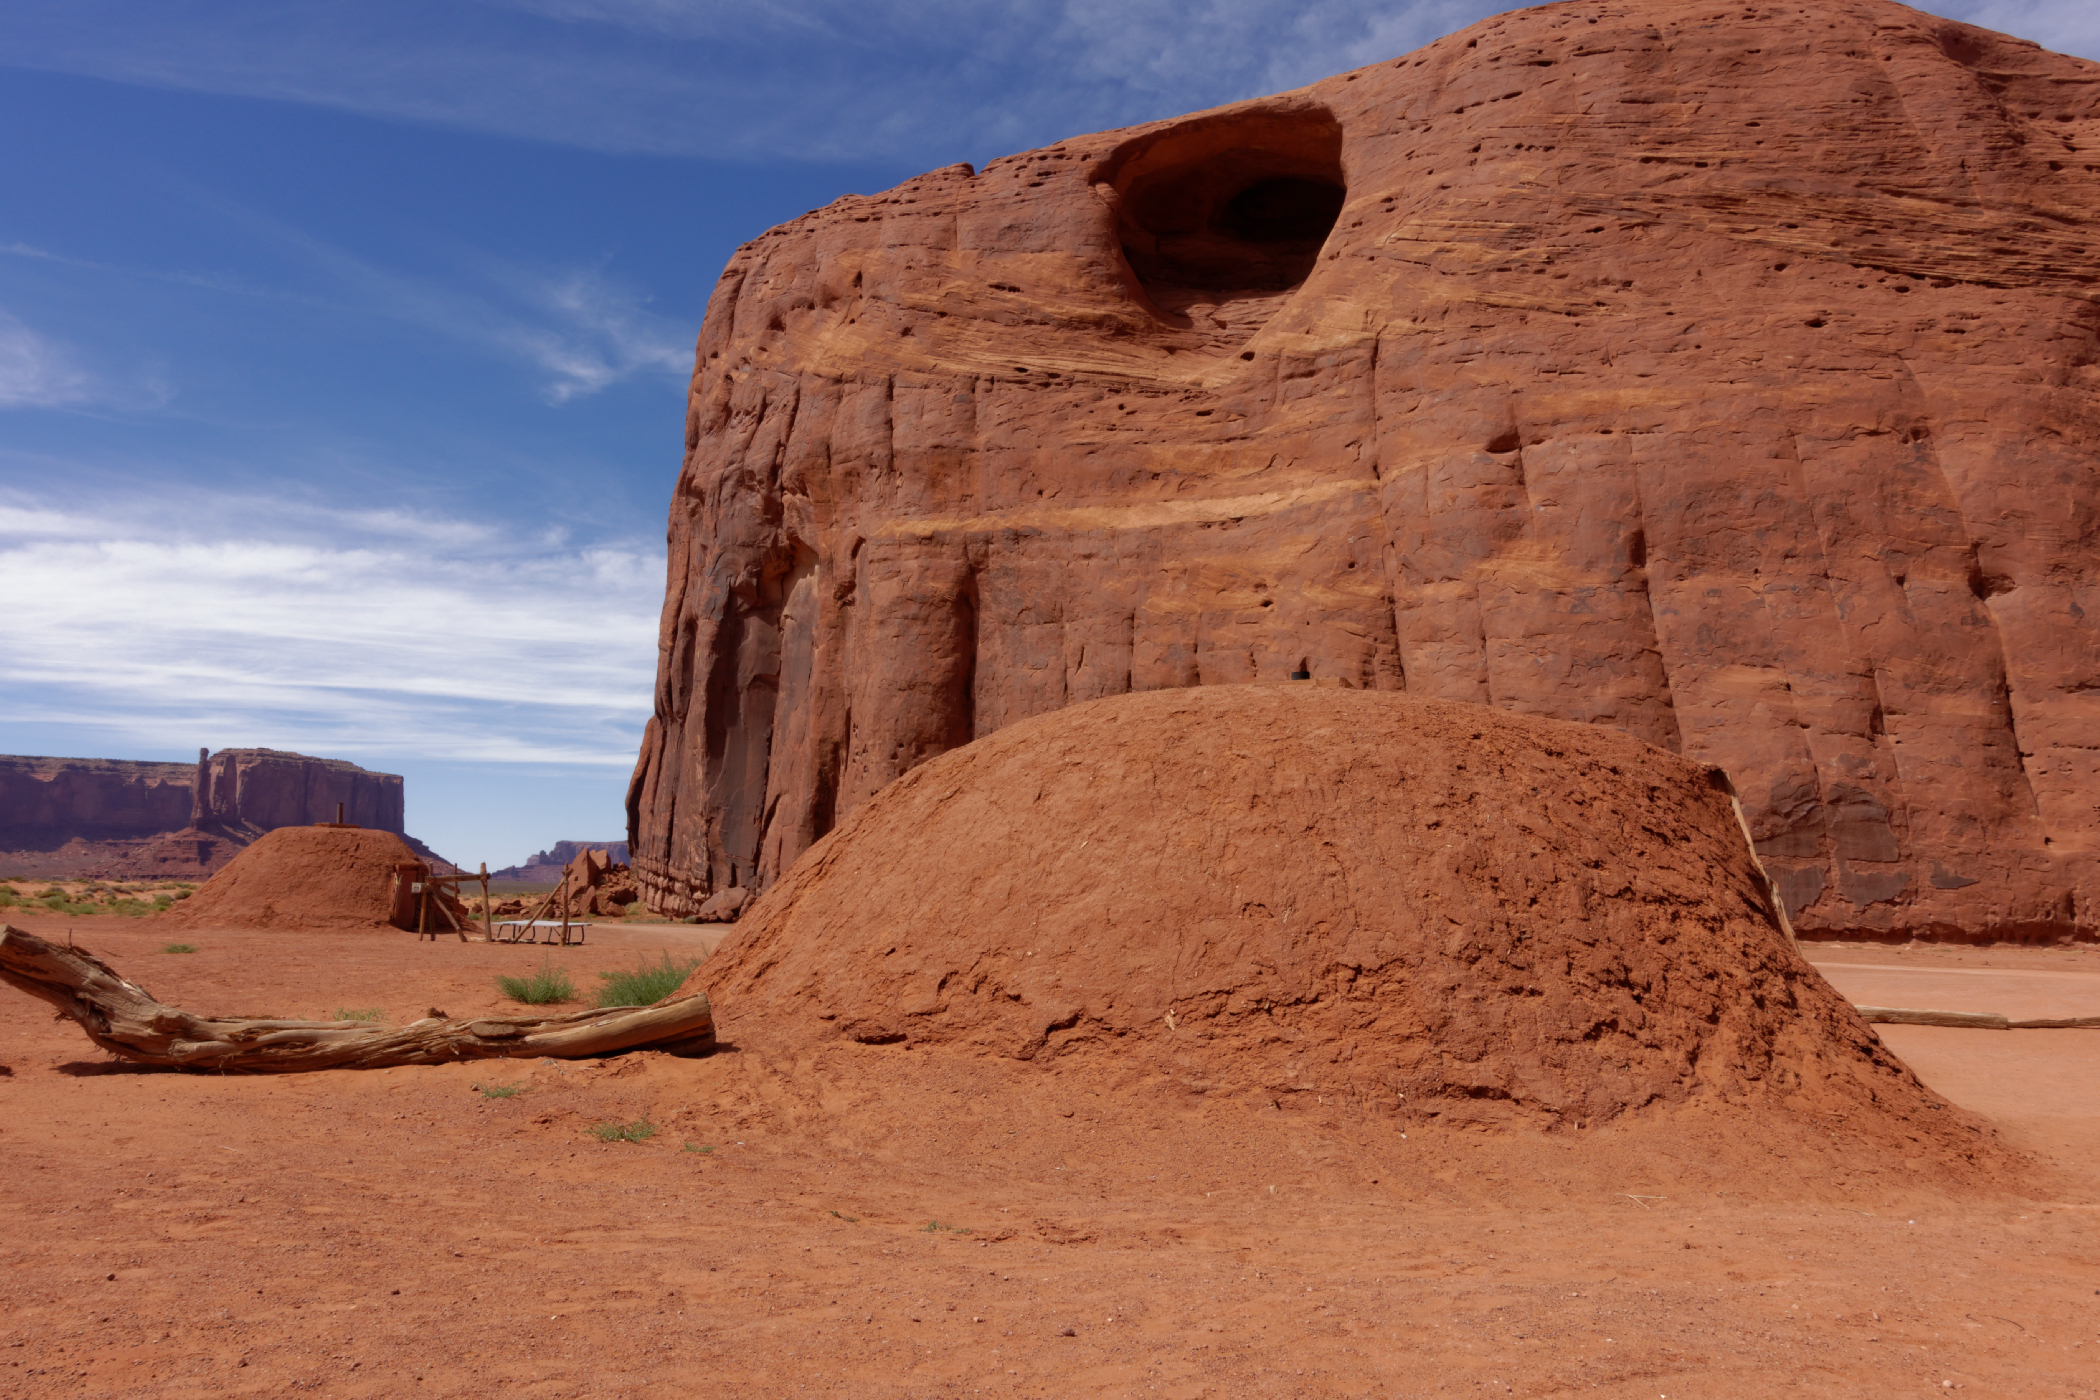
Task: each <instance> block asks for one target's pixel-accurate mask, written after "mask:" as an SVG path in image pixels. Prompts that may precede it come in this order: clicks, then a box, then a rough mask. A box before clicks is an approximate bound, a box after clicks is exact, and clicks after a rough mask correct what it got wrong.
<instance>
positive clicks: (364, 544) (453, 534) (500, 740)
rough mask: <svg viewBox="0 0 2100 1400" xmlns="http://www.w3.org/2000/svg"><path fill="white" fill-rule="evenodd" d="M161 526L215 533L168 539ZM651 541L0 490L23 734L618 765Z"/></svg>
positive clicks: (654, 593)
mask: <svg viewBox="0 0 2100 1400" xmlns="http://www.w3.org/2000/svg"><path fill="white" fill-rule="evenodd" d="M170 521H191V522H197V521H208V522H210V527H209V528H203V527H196V526H193V527H191V528H189V529H187V530H181V529H170V528H169V526H168V525H167V523H166V522H170ZM662 590H663V559H662V553H661V550H660V549H657V548H655V547H653V546H650V545H647V544H644V543H640V542H612V543H597V544H591V545H585V546H577V545H571V544H565V543H563V542H562V541H561V540H560V539H558V538H555V537H551V536H550V537H543V538H531V537H523V538H521V537H519V536H517V535H515V534H511V533H508V532H503V531H499V530H493V529H489V528H487V527H484V526H480V525H476V524H473V523H470V522H464V521H444V520H432V519H430V518H428V517H426V516H422V515H420V514H416V513H412V512H403V513H399V514H394V513H389V512H372V511H356V510H350V511H344V510H335V509H331V508H327V507H324V506H318V505H314V504H312V503H310V502H301V501H288V500H272V499H264V498H219V499H215V500H201V499H197V498H194V497H191V498H186V499H182V500H179V501H177V500H155V499H152V498H150V497H148V498H145V499H140V498H137V497H134V498H132V499H131V500H130V502H129V504H128V505H127V506H126V507H124V508H122V509H121V510H120V511H119V512H117V513H114V514H113V513H112V512H111V511H109V510H106V509H97V510H94V511H92V512H90V511H86V510H82V509H78V508H75V507H72V506H70V505H68V504H65V503H63V502H57V501H53V500H49V499H38V498H34V497H29V496H25V495H23V494H20V493H14V494H11V495H6V496H0V597H6V598H7V599H8V600H9V606H8V607H7V608H6V609H4V610H0V687H4V689H5V691H6V693H7V695H8V697H9V700H8V705H7V710H8V716H7V717H8V718H9V719H10V720H12V721H16V722H28V723H37V722H41V723H66V724H70V725H74V726H84V727H89V728H100V729H104V730H107V731H109V732H111V733H113V734H118V735H122V736H124V737H125V738H127V739H129V740H130V741H132V742H134V743H136V744H139V745H142V746H148V747H157V748H162V749H165V748H168V747H171V746H181V745H185V744H197V743H209V744H213V745H214V746H221V745H226V744H269V745H274V746H277V747H285V748H297V749H304V750H306V751H308V752H321V753H345V752H349V753H360V752H362V753H373V752H381V753H388V754H397V755H415V756H421V757H427V758H443V759H451V760H461V761H482V762H500V763H520V762H539V763H567V764H584V765H600V766H609V767H612V768H620V767H624V766H626V765H628V764H631V763H632V762H633V760H634V754H635V749H636V744H637V740H638V737H639V734H640V729H641V725H642V723H643V722H644V721H645V720H646V719H647V717H648V709H649V703H650V701H649V697H650V693H651V686H652V684H653V680H654V675H655V657H656V617H657V610H658V606H659V604H660V601H661V598H662Z"/></svg>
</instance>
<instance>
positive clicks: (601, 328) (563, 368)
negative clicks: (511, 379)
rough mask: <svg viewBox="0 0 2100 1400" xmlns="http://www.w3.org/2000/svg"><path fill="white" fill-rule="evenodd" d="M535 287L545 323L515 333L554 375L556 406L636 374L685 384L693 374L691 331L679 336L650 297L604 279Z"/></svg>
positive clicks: (543, 282)
mask: <svg viewBox="0 0 2100 1400" xmlns="http://www.w3.org/2000/svg"><path fill="white" fill-rule="evenodd" d="M529 290H530V294H531V295H532V298H533V299H534V300H536V301H537V302H538V303H539V304H540V305H541V306H543V307H544V308H545V310H546V312H547V320H546V321H544V322H543V323H542V324H540V325H538V326H532V327H521V328H518V329H517V330H516V331H514V332H513V333H514V334H515V336H516V343H517V345H518V346H519V348H520V349H521V350H523V351H524V352H525V353H526V354H528V355H530V356H531V357H532V359H533V360H534V361H535V362H536V363H537V364H538V365H539V366H540V367H541V368H542V369H543V370H545V371H546V372H547V373H548V374H550V375H551V376H552V379H551V381H550V383H549V385H548V390H547V393H548V397H549V398H551V399H552V400H553V401H554V402H556V403H561V402H564V401H566V400H568V399H571V398H574V397H576V396H577V395H579V394H589V393H595V392H596V391H598V390H599V389H602V388H604V387H605V386H606V385H608V384H611V383H613V382H615V381H617V380H621V379H625V378H627V377H628V376H630V375H635V374H647V373H657V374H668V375H671V376H674V377H677V378H681V379H682V378H684V377H685V376H686V375H688V374H691V373H692V370H693V344H692V337H691V335H690V333H688V334H683V335H681V334H680V333H679V331H678V329H676V328H675V327H674V326H673V325H672V323H671V322H669V321H668V320H666V319H665V318H663V317H661V316H659V315H657V314H656V313H654V312H652V311H651V310H650V309H649V306H648V302H647V300H646V299H645V298H643V297H641V296H639V295H637V294H636V293H634V292H631V291H629V290H627V289H625V288H622V287H619V286H616V285H614V284H612V283H610V282H608V281H607V280H606V279H605V278H604V277H603V276H602V275H600V274H598V273H596V272H589V271H584V272H571V273H567V274H564V275H561V276H556V277H540V278H534V279H532V281H531V284H530V289H529Z"/></svg>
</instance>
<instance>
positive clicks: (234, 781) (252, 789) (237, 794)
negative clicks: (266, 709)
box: [196, 749, 405, 834]
mask: <svg viewBox="0 0 2100 1400" xmlns="http://www.w3.org/2000/svg"><path fill="white" fill-rule="evenodd" d="M196 788H197V792H198V794H199V808H200V813H199V815H200V817H202V818H205V819H208V820H210V821H215V822H221V823H227V824H245V825H249V826H256V827H260V828H262V829H263V830H264V831H272V830H275V829H276V828H278V827H280V826H309V825H311V824H313V823H315V822H332V821H334V820H335V809H336V804H337V803H339V802H340V803H341V804H343V820H344V821H346V822H348V823H349V824H350V825H352V826H364V827H373V828H376V829H378V830H380V831H391V832H395V833H397V834H398V833H399V832H400V831H401V829H402V823H403V818H404V816H405V806H404V798H405V794H404V789H403V786H402V782H401V776H400V775H399V774H398V773H373V772H370V771H368V770H366V769H363V768H360V767H358V766H357V765H356V764H354V763H346V762H344V761H343V760H342V759H336V758H308V757H306V756H305V755H304V754H296V753H284V752H281V751H279V750H277V749H221V750H219V752H217V753H215V754H212V755H210V757H209V758H205V759H203V760H202V766H201V770H200V780H199V781H198V782H197V784H196Z"/></svg>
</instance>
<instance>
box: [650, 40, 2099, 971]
mask: <svg viewBox="0 0 2100 1400" xmlns="http://www.w3.org/2000/svg"><path fill="white" fill-rule="evenodd" d="M2096 167H2100V65H2096V64H2093V63H2088V62H2083V61H2080V60H2077V59H2071V58H2065V57H2061V56H2059V55H2056V54H2052V53H2048V52H2046V51H2044V50H2042V49H2040V48H2038V47H2036V46H2035V45H2033V44H2031V43H2027V42H2024V41H2022V40H2018V39H2012V38H2008V37H2006V36H2004V35H2000V34H1995V33H1991V32H1989V31H1987V30H1982V29H1977V28H1973V27H1970V26H1967V25H1962V24H1957V23H1954V22H1952V21H1948V20H1942V19H1938V18H1935V17H1933V16H1931V15H1927V14H1923V13H1921V12H1919V11H1917V10H1912V9H1908V8H1905V7H1903V6H1901V5H1896V4H1888V3H1879V0H1838V2H1837V3H1826V4H1819V5H1816V6H1813V7H1800V6H1752V7H1741V6H1716V5H1708V4H1691V3H1682V2H1681V0H1614V3H1569V4H1562V5H1555V6H1550V7H1546V8H1541V9H1534V10H1526V11H1521V12H1518V13H1514V14H1509V15H1504V16H1500V17H1498V18H1495V19H1491V20H1487V21H1485V22H1483V23H1481V24H1478V25H1475V26H1473V27H1472V28H1470V29H1467V30H1465V31H1463V32H1461V33H1458V34H1455V35H1452V36H1450V37H1448V38H1445V39H1442V40H1439V41H1438V42H1437V43H1435V44H1432V45H1430V46H1429V47H1427V48H1425V49H1422V50H1420V51H1419V52H1417V53H1414V54H1411V55H1409V56H1408V57H1406V58H1402V59H1399V60H1397V61H1394V62H1389V63H1381V64H1378V65H1376V66H1374V67H1370V68H1364V69H1361V70H1359V71H1357V72H1354V73H1348V74H1343V75H1341V76H1339V77H1335V78H1330V79H1327V80H1326V81H1323V82H1320V83H1316V84H1314V85H1312V86H1311V87H1308V88H1303V89H1300V90H1298V91H1296V92H1291V93H1285V94H1282V95H1280V96H1276V97H1270V98H1263V99H1260V100H1258V101H1252V102H1246V103H1242V104H1239V105H1237V106H1233V107H1226V108H1220V109H1217V110H1214V111H1210V112H1204V113H1199V114H1197V115H1194V116H1190V117H1185V118H1180V119H1177V120H1173V121H1166V122H1160V123H1156V124H1154V125H1150V126H1144V127H1134V128H1130V129H1128V130H1124V131H1115V132H1108V133H1103V134H1099V135H1094V136H1085V137H1079V138H1076V139H1073V140H1071V141H1067V142H1064V143H1062V144H1060V145H1057V146H1053V147H1050V148H1047V149H1044V150H1040V151H1032V152H1029V153H1027V154H1024V155H1018V156H1013V157H1009V158H1006V159H1002V160H998V161H995V162H993V163H992V164H991V165H989V166H987V167H986V168H985V169H984V170H982V171H972V170H971V169H970V168H969V167H967V166H951V167H949V168H947V169H943V170H938V171H934V172H932V173H931V174H928V175H925V176H922V177H920V178H918V179H915V180H912V181H909V182H907V183H906V184H904V185H901V186H899V187H898V188H896V189H894V190H891V191H889V192H887V193H885V194H881V195H876V196H872V197H861V196H848V197H845V198H842V199H840V200H838V201H836V202H835V203H833V204H831V205H830V206H828V207H826V208H824V209H821V210H818V211H816V212H814V213H811V214H809V215H806V216H804V217H803V218H801V219H797V220H795V221H794V222H792V223H790V224H786V225H783V226H782V227H780V228H777V229H774V230H772V231H771V232H769V233H767V234H766V235H765V236H764V237H763V238H761V239H759V240H757V241H755V242H753V243H751V244H748V245H746V246H745V247H744V248H742V249H740V250H739V251H738V252H737V254H736V256H735V257H734V258H733V259H732V260H731V262H730V265H729V267H728V270H727V271H726V272H724V274H723V275H722V279H721V282H720V285H719V286H718V288H717V290H716V292H715V294H714V298H713V300H712V302H711V304H710V306H709V309H708V313H707V319H706V324H705V326H704V328H703V330H702V332H701V336H700V342H699V349H698V362H697V365H696V370H695V374H694V378H693V382H692V391H691V397H690V407H689V412H688V417H687V429H686V442H687V455H686V459H685V466H684V470H683V473H682V474H681V476H680V478H679V482H678V487H677V493H676V497H675V500H674V503H673V506H672V511H671V528H670V550H671V554H670V585H669V597H668V599H667V603H666V607H665V611H664V623H663V633H662V639H661V646H662V653H661V661H660V669H659V674H658V682H657V691H656V703H655V718H654V720H653V721H652V722H651V724H650V726H649V729H648V733H647V737H646V739H645V741H644V744H643V748H642V753H641V757H640V762H639V764H638V765H637V768H636V770H635V777H634V784H633V787H632V790H631V792H630V796H629V812H630V818H629V821H630V839H631V842H632V846H633V863H634V866H635V869H636V871H637V873H638V874H639V875H640V877H641V879H642V880H643V882H644V886H645V889H646V891H647V893H648V897H649V898H650V900H651V901H652V902H653V903H655V904H657V905H659V906H660V907H663V908H665V909H668V910H670V911H673V912H681V913H682V912H690V911H691V910H692V909H694V908H696V907H697V906H698V905H699V904H700V902H701V901H703V900H704V899H705V898H706V897H707V896H708V894H709V893H710V892H712V891H715V890H718V889H723V888H726V887H729V886H731V885H738V884H742V885H744V886H747V887H753V886H755V887H759V888H763V887H765V886H767V885H769V884H771V883H772V882H774V881H775V880H777V879H778V877H779V876H780V874H781V873H782V872H783V871H784V870H785V869H786V868H787V867H788V866H789V865H790V864H791V863H792V862H793V861H794V859H795V857H796V856H798V855H799V854H801V852H802V851H803V850H805V849H806V848H807V847H808V846H809V845H810V844H811V843H812V842H813V841H815V840H816V839H817V838H819V837H820V836H822V835H823V834H824V833H826V832H827V831H829V830H830V829H831V828H832V827H833V826H834V825H835V824H836V823H837V822H838V821H839V820H840V819H842V818H843V817H844V816H845V815H846V814H848V813H849V812H851V811H852V810H854V809H855V808H856V807H858V806H859V805H860V804H862V803H864V802H865V801H867V800H868V798H869V797H870V796H871V795H872V794H874V793H875V792H876V791H878V790H879V789H881V788H882V787H883V786H884V785H885V784H887V783H889V782H890V781H891V780H892V779H894V778H896V777H897V776H899V775H900V774H902V773H904V772H906V771H907V770H909V769H911V768H912V767H914V766H915V765H917V764H919V763H922V762H924V761H925V760H926V759H928V758H931V757H933V756H934V755H937V754H939V753H942V752H943V751H945V750H948V749H951V748H954V747H956V746H957V745H960V744H963V743H966V742H968V741H969V740H970V739H972V738H973V737H975V736H978V735H983V734H989V733H991V732H993V731H995V730H998V729H1000V728H1002V727H1003V726H1005V725H1008V724H1011V723H1013V722H1014V721H1016V720H1019V719H1022V718H1025V717H1028V716H1031V715H1035V714H1039V713H1042V712H1045V711H1048V710H1053V709H1057V708H1059V707H1061V706H1065V705H1068V704H1071V703H1073V702H1076V701H1081V700H1086V699H1091V698H1095V697H1100V696H1106V695H1113V694H1118V693H1120V692H1123V691H1129V690H1156V689H1161V688H1166V687H1175V686H1190V685H1210V684H1217V683H1232V682H1247V681H1276V682H1286V683H1287V682H1289V681H1290V680H1291V679H1292V678H1293V677H1302V678H1306V679H1309V680H1310V681H1311V682H1314V683H1319V682H1326V683H1329V684H1337V685H1343V686H1351V687H1360V688H1370V689H1384V690H1405V691H1406V692H1408V693H1409V694H1412V695H1417V696H1422V697H1429V698H1438V699H1452V700H1463V701H1471V702H1478V703H1482V704H1488V705H1495V706H1500V707H1502V708H1504V709H1508V710H1513V711H1519V712H1524V713H1531V714H1540V715H1548V716H1554V717H1559V718H1563V719H1574V720H1583V721H1588V722H1591V723H1595V724H1600V725H1607V726H1612V727H1616V728H1619V729H1623V730H1625V731H1627V732H1629V733H1631V734H1634V735H1636V736H1638V737H1640V738H1642V739H1646V740H1649V741H1651V742H1652V743H1654V744H1657V745H1659V746H1661V747H1663V748H1666V749H1670V750H1674V751H1677V752H1679V753H1682V754H1684V755H1685V756H1686V757H1688V758H1693V759H1696V760H1699V761H1702V762H1707V763H1713V764H1718V765H1720V766H1722V767H1724V768H1726V769H1727V771H1728V773H1729V774H1730V775H1731V778H1732V780H1733V783H1734V786H1735V787H1736V789H1737V790H1738V791H1739V792H1740V794H1741V795H1742V799H1743V802H1744V806H1745V808H1746V810H1747V815H1748V819H1749V822H1750V826H1751V829H1752V831H1753V833H1754V835H1755V838H1756V842H1757V847H1758V850H1759V851H1760V852H1761V853H1762V855H1763V858H1764V861H1765V863H1766V865H1767V866H1768V868H1769V869H1770V870H1771V872H1772V874H1773V876H1774V877H1775V878H1776V880H1777V882H1778V884H1779V886H1780V888H1781V890H1782V891H1783V893H1784V896H1785V900H1786V903H1787V906H1788V909H1789V910H1790V912H1791V913H1792V915H1793V918H1794V921H1795V923H1796V925H1797V926H1798V927H1799V928H1800V929H1801V930H1802V931H1803V932H1806V933H1812V934H1813V933H1823V934H1831V933H1839V932H1844V933H1856V934H1864V935H1872V936H1881V937H1900V936H1909V935H1924V936H1947V937H1966V938H1986V937H2014V938H2041V937H2063V936H2082V937H2091V936H2094V935H2095V934H2096V933H2100V912H2096V910H2100V877H2096V876H2100V864H2096V859H2095V839H2096V835H2100V631H2096V623H2095V618H2096V615H2100V587H2096V569H2100V550H2096V547H2095V546H2096V544H2100V538H2096V535H2100V468H2096V451H2100V397H2096V390H2100V282H2096V280H2095V278H2096V275H2100V274H2096V272H2095V268H2096V267H2100V256H2096V254H2100V249H2096V247H2095V238H2094V229H2095V214H2096V212H2100V174H2096ZM1017 800H1019V795H1017ZM1024 854H1025V853H1020V852H1017V853H1016V855H1017V856H1021V855H1024Z"/></svg>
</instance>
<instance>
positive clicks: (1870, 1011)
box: [1852, 1006, 2012, 1031]
mask: <svg viewBox="0 0 2100 1400" xmlns="http://www.w3.org/2000/svg"><path fill="white" fill-rule="evenodd" d="M1852 1009H1853V1010H1855V1011H1857V1012H1858V1013H1859V1015H1860V1019H1861V1020H1863V1021H1879V1022H1881V1023H1883V1024H1885V1025H1897V1026H1966V1027H1968V1028H1969V1029H1971V1030H1980V1031H2003V1030H2010V1029H2012V1022H2010V1021H2008V1020H2006V1019H2005V1018H2004V1017H2003V1016H2000V1015H1999V1014H1998V1013H1997V1012H1995V1011H1913V1010H1910V1009H1909V1008H1907V1007H1901V1006H1855V1007H1853V1008H1852Z"/></svg>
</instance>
